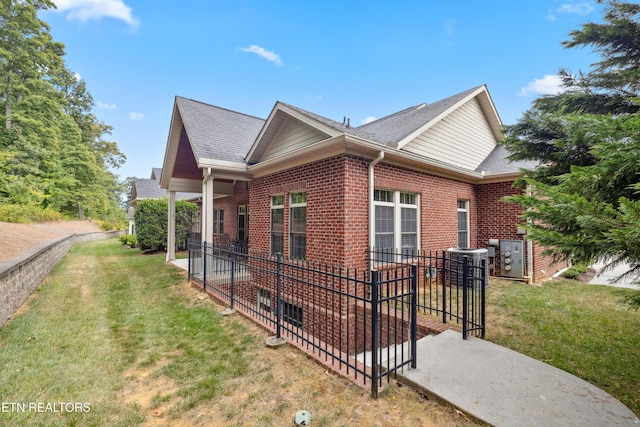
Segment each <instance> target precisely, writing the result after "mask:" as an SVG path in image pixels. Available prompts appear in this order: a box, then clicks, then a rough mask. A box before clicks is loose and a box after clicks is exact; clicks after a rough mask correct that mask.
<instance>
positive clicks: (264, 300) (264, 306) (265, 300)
mask: <svg viewBox="0 0 640 427" xmlns="http://www.w3.org/2000/svg"><path fill="white" fill-rule="evenodd" d="M257 302H258V308H259V309H260V310H265V311H271V292H269V291H267V290H264V289H261V288H258V295H257Z"/></svg>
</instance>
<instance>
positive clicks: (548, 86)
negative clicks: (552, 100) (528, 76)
mask: <svg viewBox="0 0 640 427" xmlns="http://www.w3.org/2000/svg"><path fill="white" fill-rule="evenodd" d="M564 91H565V88H564V87H562V79H561V78H560V76H558V75H551V74H547V75H546V76H544V77H543V78H541V79H535V80H533V81H532V82H530V83H529V84H528V85H527V86H526V87H523V88H522V89H520V92H519V93H518V95H520V96H529V94H531V93H538V94H541V95H556V94H558V93H562V92H564Z"/></svg>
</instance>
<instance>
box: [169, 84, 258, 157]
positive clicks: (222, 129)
mask: <svg viewBox="0 0 640 427" xmlns="http://www.w3.org/2000/svg"><path fill="white" fill-rule="evenodd" d="M176 104H177V106H178V110H179V111H180V116H181V117H182V121H183V123H184V126H185V129H186V131H187V135H188V136H189V142H190V143H191V148H192V149H193V153H194V155H195V156H196V160H197V159H199V158H210V159H217V160H226V161H232V162H244V156H245V155H246V154H247V152H248V151H249V149H250V148H251V145H252V144H253V142H254V141H255V139H256V137H257V136H258V133H259V132H260V129H262V126H263V125H264V120H263V119H259V118H257V117H253V116H248V115H246V114H242V113H238V112H235V111H231V110H226V109H224V108H220V107H216V106H213V105H209V104H205V103H202V102H199V101H194V100H192V99H187V98H182V97H179V96H177V97H176Z"/></svg>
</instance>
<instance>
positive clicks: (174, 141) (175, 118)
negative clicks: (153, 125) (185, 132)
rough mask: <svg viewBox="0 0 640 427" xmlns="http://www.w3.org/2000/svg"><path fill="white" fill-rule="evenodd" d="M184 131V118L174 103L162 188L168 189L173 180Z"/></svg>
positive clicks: (174, 102)
mask: <svg viewBox="0 0 640 427" xmlns="http://www.w3.org/2000/svg"><path fill="white" fill-rule="evenodd" d="M181 131H182V117H181V116H180V111H179V110H178V104H177V102H176V101H175V99H174V101H173V113H172V115H171V125H170V126H169V135H168V136H167V147H166V149H165V153H164V161H163V163H162V176H161V177H160V187H161V188H167V187H168V186H169V181H170V180H171V174H172V173H173V168H174V166H175V163H176V156H177V155H178V145H179V144H180V132H181Z"/></svg>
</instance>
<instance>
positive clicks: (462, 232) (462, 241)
mask: <svg viewBox="0 0 640 427" xmlns="http://www.w3.org/2000/svg"><path fill="white" fill-rule="evenodd" d="M469 246H470V242H469V201H468V200H458V247H459V248H468V247H469Z"/></svg>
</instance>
